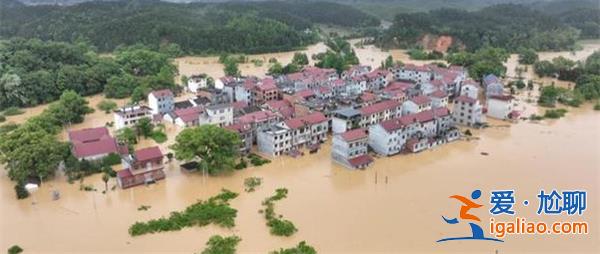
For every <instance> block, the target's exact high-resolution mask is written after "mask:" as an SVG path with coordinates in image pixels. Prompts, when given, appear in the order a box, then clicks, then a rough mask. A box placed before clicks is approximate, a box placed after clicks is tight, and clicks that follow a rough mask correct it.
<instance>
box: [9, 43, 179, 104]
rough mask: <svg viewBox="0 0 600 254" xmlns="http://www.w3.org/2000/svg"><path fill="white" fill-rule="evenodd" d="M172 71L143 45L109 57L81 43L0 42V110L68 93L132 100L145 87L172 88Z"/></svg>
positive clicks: (141, 94) (145, 90)
mask: <svg viewBox="0 0 600 254" xmlns="http://www.w3.org/2000/svg"><path fill="white" fill-rule="evenodd" d="M176 71H177V70H176V68H175V66H173V65H172V64H171V62H170V60H169V57H168V56H167V55H166V54H163V53H159V52H156V51H152V50H150V49H148V48H145V47H144V46H131V47H126V48H119V49H118V50H117V51H116V52H115V57H114V58H111V57H100V56H99V55H98V54H97V53H96V52H95V51H94V50H93V48H91V47H90V46H88V45H87V44H85V43H83V42H79V43H75V44H69V43H64V42H42V41H41V40H38V39H29V40H26V39H22V38H20V39H11V40H6V41H0V109H3V108H7V107H12V106H16V107H23V106H35V105H38V104H42V103H47V102H52V101H55V100H56V99H58V98H59V97H60V95H61V94H62V93H63V92H64V91H67V90H72V91H75V92H77V93H78V94H81V95H91V94H96V93H100V92H103V91H105V93H106V96H107V97H114V98H125V97H128V96H132V100H134V101H136V100H139V99H141V98H144V96H145V94H147V93H148V91H149V90H150V89H157V88H167V87H169V88H174V87H175V85H174V84H173V77H174V75H175V74H176Z"/></svg>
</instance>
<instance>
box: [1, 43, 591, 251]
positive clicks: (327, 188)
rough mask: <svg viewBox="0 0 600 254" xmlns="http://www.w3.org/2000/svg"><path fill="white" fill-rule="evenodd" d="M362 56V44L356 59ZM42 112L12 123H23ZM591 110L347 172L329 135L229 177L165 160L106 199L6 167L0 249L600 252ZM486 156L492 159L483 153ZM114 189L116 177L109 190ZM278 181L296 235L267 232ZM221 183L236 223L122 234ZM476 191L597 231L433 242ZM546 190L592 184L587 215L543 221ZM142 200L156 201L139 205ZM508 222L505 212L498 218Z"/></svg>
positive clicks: (94, 181) (529, 107)
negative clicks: (147, 178) (153, 177)
mask: <svg viewBox="0 0 600 254" xmlns="http://www.w3.org/2000/svg"><path fill="white" fill-rule="evenodd" d="M367 50H368V49H367ZM393 52H394V51H392V54H394V53H393ZM363 53H364V52H362V51H361V50H357V54H359V56H361V55H362V54H363ZM385 54H386V53H381V54H373V56H372V59H373V61H371V62H373V63H376V64H377V65H378V64H379V62H380V59H385V57H387V55H385ZM292 55H293V54H292ZM367 55H368V54H367ZM289 58H290V59H291V55H290V56H289ZM362 59H363V58H362V57H361V61H362ZM365 63H368V61H365ZM180 67H181V66H180ZM535 96H536V94H535V93H533V94H532V95H527V94H526V93H525V92H523V93H522V94H519V95H518V98H519V100H520V104H521V106H522V107H523V108H524V109H525V110H526V112H528V113H532V112H533V113H537V112H541V110H540V109H538V108H537V107H536V106H535V105H533V104H530V103H526V101H527V100H528V99H529V100H534V99H535ZM90 98H91V99H90V100H91V101H93V102H91V103H90V105H92V106H95V105H96V103H97V102H99V101H100V99H101V98H102V97H101V96H98V98H96V97H90ZM532 98H533V99H532ZM118 103H119V105H121V104H124V103H125V101H119V102H118ZM43 107H44V106H40V107H36V108H33V110H31V111H32V112H29V110H28V113H26V114H29V115H21V116H15V117H12V118H9V119H10V120H11V121H17V122H18V121H19V120H18V119H23V120H24V119H26V118H27V117H28V116H32V115H35V114H37V113H39V112H41V110H42V109H43ZM591 107H592V105H589V104H587V105H584V106H582V107H581V108H579V109H569V113H568V114H567V116H566V117H565V118H562V119H559V120H551V121H542V122H539V123H531V122H526V121H525V122H519V123H517V124H507V123H505V122H500V121H490V122H491V124H492V126H493V127H491V128H487V129H485V130H478V131H474V135H475V136H477V137H478V138H479V139H478V140H473V141H458V142H454V143H452V144H448V145H444V146H442V147H438V148H436V149H433V150H430V151H425V152H422V153H419V154H411V155H403V156H393V157H388V158H376V160H375V163H374V164H373V165H372V166H371V167H369V168H368V169H367V170H364V171H352V170H347V169H345V168H342V167H340V166H338V165H337V164H335V163H333V162H332V161H331V159H330V143H329V142H328V143H327V144H326V145H324V146H323V149H322V150H321V151H319V152H318V153H317V154H308V153H306V154H307V155H306V156H304V157H301V158H298V159H293V158H287V157H281V158H276V159H274V160H273V162H272V163H270V164H267V165H264V166H262V167H258V168H248V169H246V170H242V171H236V172H234V173H233V174H231V175H227V176H218V177H207V176H202V175H201V174H187V173H182V172H181V171H180V170H179V168H178V166H177V163H176V162H172V163H170V164H168V165H167V169H166V174H167V178H166V180H164V181H160V182H159V183H158V184H156V185H151V186H148V187H145V186H142V187H136V188H132V189H127V190H120V189H116V190H114V191H110V190H109V191H108V193H107V194H102V193H101V191H102V190H104V183H103V182H102V180H101V179H100V175H94V176H91V177H88V178H86V179H85V180H84V183H85V184H91V185H93V186H94V187H95V188H96V189H97V190H98V191H95V192H85V191H80V190H79V183H74V184H69V183H67V182H66V180H65V179H64V177H63V176H61V175H60V174H59V175H58V176H57V177H56V178H55V179H53V180H51V181H49V182H47V183H45V184H44V185H43V186H42V187H41V188H40V189H39V190H38V191H37V192H35V193H34V194H33V195H32V197H31V198H29V199H26V200H16V199H15V197H14V191H13V183H11V182H10V181H9V179H8V177H7V176H6V173H5V171H4V170H2V173H0V204H2V205H1V206H0V249H7V248H9V247H10V246H12V245H14V244H18V245H20V246H21V247H23V248H24V249H25V250H26V253H194V252H199V251H201V250H202V249H203V247H204V244H205V242H206V241H207V239H208V238H209V237H210V236H211V235H214V234H221V235H233V234H235V235H238V236H240V237H241V238H242V241H241V242H240V244H239V247H238V253H267V252H268V251H271V250H275V249H279V248H282V247H291V246H293V245H295V244H297V243H298V242H300V241H303V240H305V241H307V242H308V243H309V244H310V245H312V246H314V247H315V248H316V249H317V250H318V252H319V253H402V252H403V253H439V252H451V253H465V252H469V253H495V251H496V250H498V253H531V252H542V253H566V252H568V253H599V252H600V231H599V228H600V227H598V224H599V223H600V218H599V217H600V215H599V214H600V208H599V207H598V204H599V202H600V198H598V195H599V194H600V191H599V190H598V188H599V187H598V186H599V183H600V174H599V171H600V133H599V132H598V130H600V113H599V112H597V111H593V110H592V109H591ZM36 110H37V111H36ZM107 121H112V115H106V114H104V113H103V112H99V111H97V112H96V113H94V114H93V115H89V116H87V117H86V121H85V122H84V123H83V124H80V125H76V126H72V127H73V128H83V127H95V126H98V125H103V124H104V123H105V122H107ZM507 126H508V127H507ZM179 131H181V129H178V128H176V127H174V126H170V125H167V133H168V136H169V141H168V142H167V143H165V144H161V145H160V146H161V148H162V149H163V151H166V150H167V149H168V146H169V145H170V144H171V143H172V142H173V141H174V137H175V136H176V134H177V133H178V132H179ZM63 137H64V133H63ZM149 145H155V143H154V142H153V141H151V140H142V141H141V142H140V144H139V145H138V147H143V146H149ZM482 152H486V153H488V154H489V155H487V156H483V155H481V153H482ZM251 176H257V177H261V178H263V184H262V186H260V187H258V188H257V190H256V191H255V192H253V193H245V192H244V191H243V188H244V187H243V181H244V179H245V178H247V177H251ZM115 184H116V183H115V181H114V179H111V180H110V182H109V189H110V187H112V186H114V185H115ZM279 187H285V188H288V189H289V191H290V192H289V195H288V198H287V199H284V200H282V201H280V202H278V203H277V204H276V211H277V212H278V213H280V214H282V215H283V216H284V217H285V218H286V219H289V220H291V221H293V222H294V223H295V225H296V226H297V227H298V229H299V231H298V232H297V233H296V234H295V235H293V236H292V237H289V238H285V237H276V236H272V235H270V233H269V229H268V228H267V226H266V225H265V220H264V218H263V215H262V214H260V213H259V212H258V211H259V210H260V209H262V206H261V201H262V200H263V199H264V198H265V197H267V196H270V195H272V194H273V192H274V190H275V189H276V188H279ZM221 188H227V189H230V190H233V191H236V192H239V193H240V196H239V197H238V198H236V199H235V200H233V201H232V206H233V207H234V208H236V209H238V216H237V218H236V226H235V227H234V228H232V229H223V228H220V227H217V226H212V225H209V226H206V227H193V228H186V229H184V230H182V231H178V232H166V233H159V234H151V235H144V236H139V237H130V236H129V235H128V233H127V229H128V227H129V226H130V225H131V224H133V223H134V222H136V221H143V220H149V219H153V218H159V217H161V216H167V215H168V214H169V212H171V211H175V210H182V209H184V208H185V207H186V206H188V205H190V204H192V203H193V202H195V201H196V200H198V199H206V198H208V197H210V196H212V195H214V194H216V193H218V192H219V190H220V189H221ZM474 189H481V190H482V191H483V193H484V194H483V199H482V200H481V202H482V203H483V204H484V205H485V206H486V207H487V208H488V209H489V202H488V201H489V191H491V190H496V189H514V190H515V191H516V197H517V205H516V206H515V210H516V211H517V215H518V216H520V217H525V218H527V219H528V220H539V221H546V222H552V221H554V220H557V219H564V220H567V221H574V220H586V221H587V222H588V223H589V224H590V233H589V234H588V235H576V236H556V235H541V236H529V235H525V236H507V237H506V238H505V242H504V243H492V242H471V241H469V242H447V243H443V244H442V243H435V241H436V240H438V239H440V238H443V237H450V236H461V235H467V234H468V233H469V229H468V228H467V227H466V226H464V225H462V226H460V225H453V226H451V225H448V224H446V223H444V222H443V221H442V219H441V216H442V215H447V216H453V215H456V213H457V212H458V209H459V204H457V203H455V202H453V201H452V200H451V199H449V198H448V196H450V195H454V194H460V195H465V196H466V195H469V193H470V192H471V191H473V190H474ZM540 189H546V190H550V189H558V190H568V189H585V190H587V192H588V207H587V210H586V211H585V213H584V215H583V216H582V217H579V216H576V217H568V216H559V217H552V216H537V215H536V214H535V211H536V210H537V199H536V195H537V193H538V192H539V190H540ZM53 190H58V191H59V192H60V193H61V198H60V200H58V201H52V198H51V192H52V191H53ZM486 199H487V200H486ZM522 199H528V200H530V201H531V203H532V205H530V206H529V207H524V206H523V205H521V203H520V202H519V201H520V200H522ZM33 203H35V204H33ZM142 205H148V206H151V208H150V209H149V210H148V211H138V210H137V208H138V207H140V206H142ZM534 206H535V207H534ZM474 214H475V215H477V216H480V217H481V218H482V221H483V222H484V223H483V224H482V226H483V228H484V230H485V232H486V234H487V232H488V228H487V227H488V226H487V224H486V223H485V222H487V221H488V220H489V218H490V215H489V213H488V212H487V210H486V209H481V210H479V211H475V212H474ZM511 218H512V217H510V216H499V217H496V220H511Z"/></svg>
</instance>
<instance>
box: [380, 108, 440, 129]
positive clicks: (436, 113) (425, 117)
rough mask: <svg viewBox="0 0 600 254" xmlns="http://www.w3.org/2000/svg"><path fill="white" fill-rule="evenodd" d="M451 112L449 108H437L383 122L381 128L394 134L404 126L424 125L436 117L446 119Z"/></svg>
mask: <svg viewBox="0 0 600 254" xmlns="http://www.w3.org/2000/svg"><path fill="white" fill-rule="evenodd" d="M449 114H450V111H449V110H448V108H445V107H442V108H435V109H431V110H426V111H422V112H419V113H415V114H409V115H405V116H402V117H400V118H394V119H390V120H387V121H383V122H381V127H383V128H384V129H385V130H386V131H387V132H392V131H395V130H398V129H400V128H402V127H404V126H407V125H409V124H411V123H424V122H429V121H431V120H433V119H434V118H435V117H444V116H448V115H449Z"/></svg>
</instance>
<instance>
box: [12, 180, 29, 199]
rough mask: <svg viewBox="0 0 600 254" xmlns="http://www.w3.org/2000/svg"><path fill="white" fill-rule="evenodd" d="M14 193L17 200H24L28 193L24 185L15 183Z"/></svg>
mask: <svg viewBox="0 0 600 254" xmlns="http://www.w3.org/2000/svg"><path fill="white" fill-rule="evenodd" d="M15 193H16V194H17V199H25V198H27V197H29V192H28V191H27V189H25V184H24V183H17V185H15Z"/></svg>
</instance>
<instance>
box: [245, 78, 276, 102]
mask: <svg viewBox="0 0 600 254" xmlns="http://www.w3.org/2000/svg"><path fill="white" fill-rule="evenodd" d="M251 99H252V101H251V103H253V104H254V105H261V104H263V103H265V102H267V101H270V100H278V99H281V92H280V91H279V88H277V86H276V85H275V80H273V79H272V78H265V79H263V80H262V81H261V82H260V83H259V84H257V85H256V86H255V87H254V89H252V98H251Z"/></svg>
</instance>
